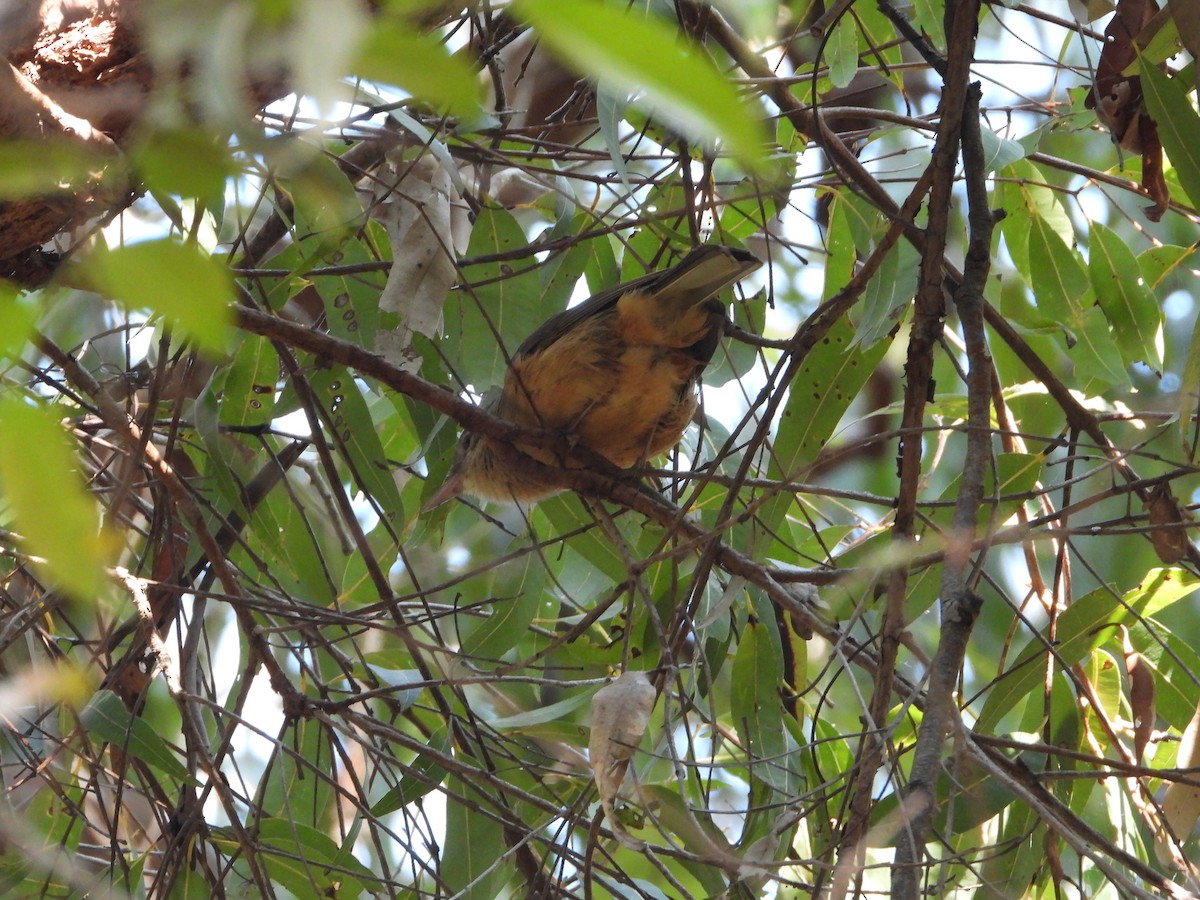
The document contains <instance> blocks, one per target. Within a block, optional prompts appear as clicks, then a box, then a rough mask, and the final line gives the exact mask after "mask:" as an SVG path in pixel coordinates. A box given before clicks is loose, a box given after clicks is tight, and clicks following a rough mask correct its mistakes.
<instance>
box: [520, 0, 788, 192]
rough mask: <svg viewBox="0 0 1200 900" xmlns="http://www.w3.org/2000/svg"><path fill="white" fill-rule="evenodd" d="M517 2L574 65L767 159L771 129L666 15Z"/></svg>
mask: <svg viewBox="0 0 1200 900" xmlns="http://www.w3.org/2000/svg"><path fill="white" fill-rule="evenodd" d="M514 8H515V10H516V11H517V13H518V14H519V15H521V16H522V17H524V18H525V19H527V20H528V21H529V22H530V23H531V24H533V25H534V27H536V28H537V30H538V33H539V35H540V36H541V38H542V40H543V41H544V42H545V43H546V44H547V46H549V47H550V48H551V49H553V50H554V52H555V53H557V54H558V55H559V56H560V57H561V58H562V59H564V60H565V61H566V62H567V64H568V65H571V66H574V67H576V68H579V69H581V70H582V71H583V72H584V74H587V75H589V76H591V77H593V78H596V79H598V80H600V81H603V82H605V83H606V84H608V85H609V86H611V87H613V88H616V89H619V90H622V91H625V92H627V93H629V94H631V95H634V96H635V97H637V98H640V100H639V101H638V102H642V103H645V104H647V105H649V106H650V107H651V108H652V109H653V110H654V112H655V114H656V115H659V116H662V117H664V118H665V119H666V121H668V122H669V123H671V124H672V125H674V126H675V127H677V128H679V129H680V130H682V131H684V132H686V133H688V134H690V135H691V136H692V137H694V138H696V139H699V140H709V141H720V142H721V143H723V144H724V145H725V146H726V147H727V148H728V149H729V151H730V152H731V153H732V154H733V155H734V156H735V157H737V159H738V160H739V161H740V162H742V163H743V164H745V165H747V166H750V167H751V168H757V167H759V166H760V165H761V160H762V144H761V140H762V139H763V138H765V134H764V132H763V129H762V126H761V125H760V123H759V122H758V121H757V119H756V118H755V117H754V116H753V115H752V114H751V111H750V109H751V108H750V106H749V104H748V103H747V102H746V101H745V100H744V99H743V98H742V96H741V95H740V94H739V93H738V91H737V90H736V89H735V88H734V87H733V85H732V84H730V83H729V81H727V80H726V79H725V77H724V76H723V75H722V74H721V73H720V72H719V71H718V70H717V69H716V68H715V67H714V66H713V65H712V63H711V62H710V61H709V60H708V59H707V58H706V57H705V56H704V55H703V54H702V53H700V52H699V51H698V50H696V49H695V48H689V47H688V46H687V45H686V44H682V43H681V42H680V40H679V37H678V33H677V31H676V30H675V29H674V28H672V27H670V26H669V25H668V24H667V23H665V22H662V21H660V20H658V19H656V18H654V17H652V16H642V15H637V14H634V13H632V12H625V11H623V10H622V9H621V8H619V7H614V6H607V5H604V4H602V3H599V2H594V0H576V2H574V3H569V4H563V3H559V2H557V0H521V2H520V3H518V4H515V5H514ZM613 35H620V36H621V38H620V40H613V39H612V38H613Z"/></svg>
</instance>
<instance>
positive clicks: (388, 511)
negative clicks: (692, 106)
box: [309, 366, 404, 528]
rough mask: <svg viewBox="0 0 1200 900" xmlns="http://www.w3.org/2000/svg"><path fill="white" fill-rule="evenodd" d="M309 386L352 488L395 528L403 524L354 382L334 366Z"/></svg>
mask: <svg viewBox="0 0 1200 900" xmlns="http://www.w3.org/2000/svg"><path fill="white" fill-rule="evenodd" d="M309 383H310V384H311V385H312V388H313V391H314V392H315V393H316V394H317V398H318V400H319V401H320V404H321V410H322V412H323V413H324V414H325V421H326V424H327V426H328V428H329V429H330V431H331V432H332V433H333V436H334V444H335V446H337V447H339V448H340V449H341V451H342V452H343V453H344V454H345V458H346V461H347V462H348V463H349V464H350V466H351V468H352V469H353V471H354V475H355V480H356V484H357V485H359V486H361V488H362V490H363V491H364V492H365V493H366V495H367V496H369V497H371V498H373V499H374V500H375V502H376V503H377V504H378V505H379V513H380V515H382V516H383V517H384V518H385V519H387V520H388V521H389V522H390V523H391V524H392V525H393V526H394V527H396V528H399V526H400V523H401V522H403V521H404V506H403V504H402V503H401V502H400V491H399V489H398V488H397V487H396V480H395V478H394V476H393V475H392V465H391V463H390V462H389V461H388V459H387V457H386V456H385V455H384V452H383V444H381V443H380V440H379V434H378V433H377V432H376V430H375V422H374V420H373V419H372V418H371V411H370V409H369V407H368V406H367V401H366V399H365V398H364V397H363V395H362V389H361V388H360V387H359V385H358V382H357V381H356V380H355V378H354V376H352V375H351V374H350V372H348V371H347V370H346V369H344V368H342V367H341V366H334V367H331V368H327V369H319V370H317V371H315V372H313V373H312V374H311V375H309Z"/></svg>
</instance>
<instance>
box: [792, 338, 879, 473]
mask: <svg viewBox="0 0 1200 900" xmlns="http://www.w3.org/2000/svg"><path fill="white" fill-rule="evenodd" d="M853 337H854V332H853V327H852V326H851V325H850V323H849V322H847V321H846V320H845V319H840V320H838V321H837V322H835V323H834V325H833V327H832V328H830V329H829V332H828V334H827V335H826V336H825V339H824V340H823V341H821V342H820V343H819V344H818V345H817V346H815V347H813V348H812V350H810V351H809V353H808V355H807V356H806V357H805V358H804V363H803V364H802V365H801V366H800V370H799V372H797V373H796V377H795V378H794V379H793V380H792V390H791V393H790V394H789V395H788V399H787V403H786V404H784V407H783V413H782V414H781V415H780V417H779V433H778V436H777V437H776V439H775V454H774V455H773V456H772V470H773V472H774V471H775V470H776V468H777V472H778V475H780V476H782V477H785V478H792V477H795V476H796V475H797V473H798V472H799V471H800V470H801V468H802V467H803V466H807V465H809V464H810V463H812V462H813V461H814V460H815V459H816V458H817V454H818V453H820V452H821V448H822V447H824V446H825V444H826V442H827V441H828V440H829V438H830V437H831V436H832V435H833V431H834V429H835V428H836V427H837V424H838V422H840V421H841V420H842V416H843V415H845V413H846V410H847V409H848V408H849V407H850V403H851V402H852V401H853V400H854V398H855V397H856V396H857V395H858V392H859V390H861V389H862V386H863V385H864V384H866V381H867V379H868V378H869V377H870V375H871V373H872V372H873V371H874V370H875V367H876V366H877V365H878V364H879V361H880V360H881V359H882V358H883V355H884V353H886V352H887V348H888V342H887V341H879V342H878V343H876V344H875V345H874V346H872V347H866V348H862V347H857V348H856V347H854V346H853ZM773 477H774V476H773Z"/></svg>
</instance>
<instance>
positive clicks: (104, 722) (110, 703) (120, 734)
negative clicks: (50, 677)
mask: <svg viewBox="0 0 1200 900" xmlns="http://www.w3.org/2000/svg"><path fill="white" fill-rule="evenodd" d="M79 721H80V722H82V723H83V727H84V728H86V729H87V731H88V734H90V735H92V736H93V737H94V738H96V739H98V740H100V741H104V742H106V743H109V744H112V745H113V746H114V747H120V748H121V749H122V750H124V751H125V752H126V753H128V754H129V755H130V756H133V757H135V758H136V759H140V760H141V761H142V762H144V763H146V765H148V766H150V767H151V768H153V769H157V770H158V771H159V772H161V773H162V774H164V775H166V776H167V777H169V778H172V779H174V780H176V781H179V782H188V783H190V784H195V783H196V782H195V779H193V778H191V777H190V776H189V775H188V773H187V769H185V768H184V765H183V763H182V762H180V761H179V757H178V756H177V755H176V754H175V753H174V752H173V751H172V750H171V748H170V747H168V746H167V744H166V742H165V741H164V740H163V739H162V737H161V736H159V734H158V733H157V732H156V731H155V730H154V729H153V728H152V727H151V726H150V723H149V722H147V721H146V720H145V719H142V718H140V717H135V716H134V715H133V714H132V713H130V712H129V710H127V709H126V708H125V704H124V703H122V702H121V698H120V697H118V696H117V695H116V694H114V693H113V692H112V691H109V690H99V691H97V692H96V694H95V695H94V696H93V697H92V699H91V700H89V701H88V704H87V706H85V707H84V708H83V709H81V710H80V711H79Z"/></svg>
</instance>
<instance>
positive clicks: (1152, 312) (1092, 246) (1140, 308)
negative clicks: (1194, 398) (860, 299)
mask: <svg viewBox="0 0 1200 900" xmlns="http://www.w3.org/2000/svg"><path fill="white" fill-rule="evenodd" d="M1088 249H1089V253H1088V275H1089V276H1090V277H1091V280H1092V288H1093V290H1095V292H1096V300H1097V301H1098V302H1099V303H1100V308H1101V309H1102V310H1104V315H1105V316H1107V318H1108V321H1109V323H1110V324H1111V325H1112V329H1113V336H1114V337H1115V338H1116V342H1117V347H1118V348H1119V349H1120V351H1121V358H1122V359H1123V360H1125V364H1126V365H1131V364H1133V363H1135V362H1142V363H1145V364H1146V365H1147V366H1149V367H1150V368H1151V369H1153V370H1154V371H1155V372H1158V373H1160V374H1161V372H1162V349H1161V348H1162V343H1161V341H1160V340H1159V337H1160V334H1159V333H1160V331H1161V329H1162V312H1161V311H1160V310H1159V307H1158V298H1156V297H1155V296H1154V292H1153V291H1151V290H1150V288H1149V287H1147V286H1146V285H1145V284H1144V283H1143V282H1142V279H1141V269H1140V268H1139V267H1138V261H1137V258H1136V257H1135V256H1134V255H1133V251H1132V250H1130V249H1129V245H1128V244H1126V243H1125V241H1123V240H1122V239H1121V238H1119V237H1118V236H1117V235H1116V234H1115V233H1114V232H1112V231H1110V230H1109V229H1108V228H1105V227H1104V226H1103V225H1101V224H1100V223H1099V222H1093V223H1092V231H1091V240H1090V242H1089V246H1088Z"/></svg>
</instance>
